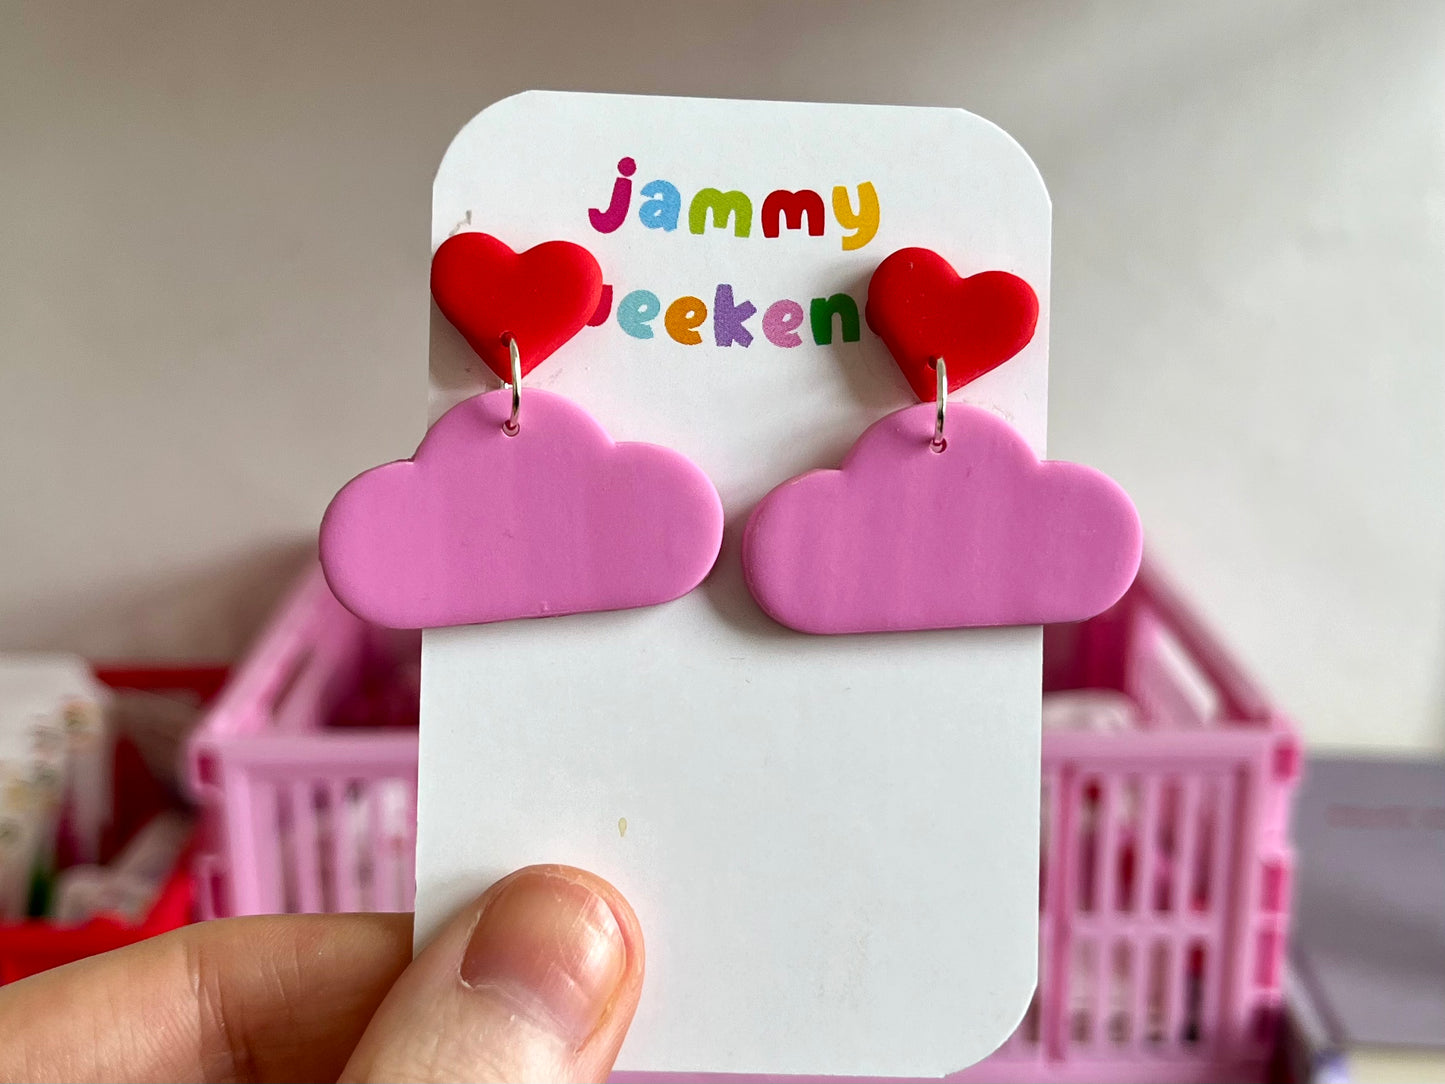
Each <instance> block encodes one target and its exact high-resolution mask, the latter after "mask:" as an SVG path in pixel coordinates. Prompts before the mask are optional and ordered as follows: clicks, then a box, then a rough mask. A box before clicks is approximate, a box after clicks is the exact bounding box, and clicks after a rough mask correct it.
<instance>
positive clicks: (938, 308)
mask: <svg viewBox="0 0 1445 1084" xmlns="http://www.w3.org/2000/svg"><path fill="white" fill-rule="evenodd" d="M866 313H867V318H868V326H869V327H870V328H872V329H873V331H874V333H875V334H876V335H877V336H878V337H879V338H880V339H882V340H883V341H884V342H885V343H886V344H887V345H888V349H889V351H891V352H892V354H893V360H894V361H896V362H898V367H899V368H900V369H902V370H903V375H904V377H906V378H907V380H908V384H909V386H910V387H911V388H912V389H913V391H914V394H915V395H917V396H918V398H920V399H922V400H924V401H928V402H931V401H932V400H933V398H934V396H935V395H936V394H937V388H938V378H937V377H936V376H935V375H934V371H933V359H934V358H943V359H944V361H945V363H946V365H945V368H946V369H947V374H948V390H949V391H957V390H958V389H959V388H961V387H963V386H964V385H965V384H967V383H968V382H969V381H970V380H977V379H978V378H979V377H981V376H982V375H983V374H984V373H986V372H988V371H989V370H990V369H997V368H998V367H999V366H1000V365H1002V364H1003V363H1004V362H1006V361H1008V359H1009V358H1011V357H1013V356H1014V355H1015V354H1017V353H1018V352H1019V351H1020V350H1022V349H1023V348H1024V347H1025V346H1027V345H1028V342H1029V340H1030V339H1032V338H1033V337H1034V326H1035V325H1036V324H1037V323H1038V320H1039V299H1038V298H1037V297H1036V296H1035V295H1034V291H1033V288H1032V287H1031V286H1029V284H1028V283H1027V282H1025V281H1024V280H1023V279H1021V278H1019V277H1018V276H1017V275H1011V274H1009V273H1008V272H1007V271H983V272H980V273H979V274H977V275H970V276H969V277H968V278H960V277H959V274H958V272H957V271H955V270H954V269H953V267H952V265H951V264H949V262H948V261H947V260H945V259H944V258H943V257H942V256H940V255H939V254H938V253H936V252H933V251H930V250H929V249H926V248H901V249H899V250H898V251H897V252H895V253H893V255H891V256H889V257H888V258H887V259H885V260H884V261H883V262H882V263H880V264H879V265H878V270H876V271H874V272H873V278H872V279H870V280H869V282H868V306H867V309H866Z"/></svg>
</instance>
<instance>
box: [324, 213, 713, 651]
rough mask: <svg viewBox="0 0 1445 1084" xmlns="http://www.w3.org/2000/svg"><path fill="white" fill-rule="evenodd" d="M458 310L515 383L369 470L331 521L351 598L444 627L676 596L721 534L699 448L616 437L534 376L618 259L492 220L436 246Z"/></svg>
mask: <svg viewBox="0 0 1445 1084" xmlns="http://www.w3.org/2000/svg"><path fill="white" fill-rule="evenodd" d="M431 289H432V296H433V297H434V298H435V300H436V303H437V307H438V308H439V309H440V310H441V312H442V314H443V315H444V316H446V318H447V319H448V320H449V321H450V322H451V323H452V324H453V325H454V326H455V327H456V328H457V330H458V331H459V332H461V334H462V336H463V337H464V338H465V339H466V341H467V342H468V343H469V344H470V345H471V347H472V349H473V350H475V351H476V352H477V354H478V355H479V356H480V357H481V359H482V360H483V361H484V362H486V364H487V366H488V368H490V369H491V370H492V372H494V373H495V374H496V375H497V376H498V377H499V378H500V379H501V380H502V381H503V382H504V384H505V386H504V387H503V388H502V389H501V390H499V391H491V392H485V393H483V394H480V395H476V396H474V397H472V398H470V399H467V400H465V401H464V402H461V403H459V404H457V405H456V406H454V407H452V408H451V409H450V410H449V411H447V412H446V413H445V414H444V415H442V417H441V418H440V419H438V421H437V422H436V424H435V425H433V426H432V427H431V429H430V431H428V433H427V434H426V436H425V437H423V438H422V442H421V444H420V446H419V447H418V448H417V450H416V454H415V455H414V456H413V457H412V458H411V459H407V460H402V461H399V462H396V463H388V464H386V465H384V466H380V467H375V468H373V469H371V470H369V471H366V472H365V473H364V474H361V475H359V476H358V477H356V478H354V479H352V481H350V482H348V483H347V484H346V486H344V487H343V488H342V489H341V491H340V492H339V493H337V495H336V496H335V498H334V499H333V500H332V501H331V504H330V506H329V507H328V508H327V510H326V515H325V517H324V518H323V520H322V523H321V539H320V550H321V564H322V568H323V570H324V572H325V575H326V579H327V582H328V583H329V584H330V586H331V589H332V591H333V593H334V594H335V595H336V597H337V598H338V599H339V600H340V601H341V602H342V604H343V605H345V606H346V607H347V608H348V609H350V610H351V611H353V612H354V613H356V614H357V615H358V616H360V617H362V618H364V619H366V620H368V621H371V622H373V623H375V624H379V625H384V626H388V627H391V628H436V627H441V626H447V625H470V624H482V623H486V622H492V621H507V620H511V619H513V618H521V617H548V616H555V615H561V614H572V613H582V612H587V611H594V610H621V609H630V608H633V607H639V606H651V605H655V604H658V603H663V602H668V601H671V600H672V599H675V598H678V597H680V596H681V595H684V594H686V593H687V592H689V591H691V590H692V589H693V588H694V587H696V586H697V585H698V584H699V583H700V582H701V581H702V578H703V577H704V576H705V575H707V573H708V571H709V570H710V569H711V568H712V565H713V562H714V561H715V560H716V559H717V554H718V548H719V546H720V545H721V543H722V526H723V516H722V503H721V501H720V500H719V498H718V494H717V490H716V489H714V488H713V485H712V483H711V481H709V479H708V478H707V476H706V475H705V474H703V472H702V470H701V469H700V468H699V467H697V465H696V464H694V463H692V462H691V461H690V460H688V459H686V458H685V457H684V456H682V455H681V454H680V453H678V452H675V451H673V450H671V449H668V448H662V447H659V446H657V445H653V444H640V443H622V444H617V443H614V442H613V441H612V439H611V438H610V437H609V436H608V435H607V434H606V433H605V432H604V431H603V429H602V427H601V426H600V425H599V424H598V423H597V421H596V420H595V419H594V418H593V417H592V416H591V415H589V414H588V413H587V412H586V411H584V410H583V409H582V408H581V407H579V406H577V405H576V404H575V403H573V402H572V401H571V400H569V399H566V398H564V397H562V396H560V395H556V394H554V393H552V392H548V391H542V390H539V389H533V390H529V391H527V392H526V394H525V395H524V394H523V391H522V381H523V379H524V378H525V377H526V376H527V374H528V373H530V372H531V371H532V370H533V369H534V368H536V366H537V365H538V364H540V363H541V362H542V361H544V360H546V359H547V358H548V357H549V356H550V355H551V354H552V353H553V352H554V351H556V350H557V349H558V348H559V347H561V346H562V345H563V344H565V343H566V342H567V341H568V340H570V339H571V338H572V337H573V336H574V335H576V334H577V332H578V331H580V330H581V329H582V327H583V326H584V325H585V324H586V323H587V321H588V319H589V318H590V317H591V316H592V315H593V313H594V312H595V311H596V309H597V304H598V300H599V298H600V297H601V293H602V271H601V268H599V267H598V265H597V261H596V260H595V259H594V258H593V257H592V254H591V253H590V252H588V251H587V250H586V249H585V248H583V247H581V246H580V245H575V244H572V243H570V242H567V241H549V242H547V243H545V244H541V245H538V246H536V247H535V248H531V249H528V250H527V251H525V252H521V253H517V252H513V251H512V249H510V248H509V247H508V246H507V245H505V244H503V243H502V242H501V241H499V240H497V239H496V238H494V237H490V236H488V235H486V234H483V233H461V234H457V235H455V236H453V237H450V238H448V239H447V240H446V241H445V242H443V243H442V245H441V246H440V247H439V248H438V249H437V251H436V255H435V256H434V257H433V259H432V272H431Z"/></svg>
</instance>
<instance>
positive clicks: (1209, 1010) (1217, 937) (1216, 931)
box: [1203, 773, 1240, 1057]
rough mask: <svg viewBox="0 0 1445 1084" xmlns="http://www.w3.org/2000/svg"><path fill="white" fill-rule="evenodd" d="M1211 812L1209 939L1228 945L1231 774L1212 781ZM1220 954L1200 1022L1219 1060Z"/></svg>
mask: <svg viewBox="0 0 1445 1084" xmlns="http://www.w3.org/2000/svg"><path fill="white" fill-rule="evenodd" d="M1215 788H1216V791H1215V797H1216V805H1215V808H1216V810H1217V811H1218V812H1217V816H1216V818H1215V824H1214V833H1215V839H1214V850H1213V853H1212V854H1211V856H1210V859H1211V861H1210V868H1209V872H1208V877H1209V906H1210V924H1211V930H1210V937H1211V939H1212V941H1213V943H1214V944H1215V945H1216V946H1224V945H1226V944H1228V941H1227V940H1226V937H1227V934H1228V919H1229V912H1228V908H1227V907H1226V905H1225V903H1226V901H1227V900H1228V899H1229V898H1230V897H1231V895H1232V894H1231V893H1230V892H1229V887H1230V886H1229V884H1228V879H1229V854H1230V851H1231V850H1234V849H1235V848H1236V847H1237V846H1238V843H1237V841H1238V840H1239V839H1240V835H1239V832H1238V828H1237V825H1236V823H1235V777H1234V774H1233V773H1230V774H1227V775H1223V776H1221V777H1219V778H1218V779H1217V780H1215ZM1222 956H1223V951H1222V949H1221V951H1217V952H1215V953H1214V954H1213V955H1212V956H1211V957H1210V960H1209V973H1208V975H1209V990H1210V997H1209V999H1208V1000H1207V1001H1206V1002H1205V1004H1204V1009H1203V1014H1204V1019H1205V1020H1207V1021H1209V1022H1210V1023H1211V1027H1210V1035H1209V1037H1208V1039H1209V1047H1210V1050H1211V1052H1212V1054H1213V1056H1215V1057H1222V1056H1224V1055H1226V1054H1227V1053H1228V1049H1229V1048H1228V1045H1227V1038H1226V1035H1225V1028H1224V1027H1222V1026H1221V1024H1220V1022H1221V1021H1222V1019H1223V1015H1224V1006H1225V996H1224V984H1225V968H1224V960H1223V959H1222Z"/></svg>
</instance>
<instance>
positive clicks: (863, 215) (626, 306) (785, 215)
mask: <svg viewBox="0 0 1445 1084" xmlns="http://www.w3.org/2000/svg"><path fill="white" fill-rule="evenodd" d="M636 172H637V162H636V161H635V160H634V159H632V158H623V159H622V160H621V161H619V162H618V163H617V173H618V176H617V177H616V179H615V180H614V181H613V182H612V199H611V201H610V202H609V203H608V204H607V206H606V208H596V207H594V208H589V209H588V211H587V218H588V221H589V222H590V223H591V224H592V228H593V229H595V230H596V231H597V232H598V233H613V232H615V231H616V230H618V229H620V228H621V226H622V224H623V223H624V222H626V221H627V217H628V211H629V210H630V209H631V206H632V175H633V174H634V173H636ZM857 192H858V199H857V205H856V209H855V206H854V201H853V198H852V197H851V196H850V195H849V192H848V189H847V187H846V186H844V185H837V186H836V187H834V189H833V193H832V197H833V198H832V204H833V217H834V219H836V221H837V223H838V225H839V226H840V227H841V228H842V229H843V231H844V235H843V237H842V245H843V249H844V251H854V250H856V249H860V248H862V247H863V246H864V245H866V244H868V242H869V241H871V240H873V238H874V237H875V236H876V235H877V233H878V222H879V218H880V215H879V208H878V193H877V192H876V191H875V190H874V188H873V185H872V184H871V183H870V182H868V181H863V182H862V183H860V184H859V185H858V186H857ZM640 195H642V196H644V197H646V198H645V199H644V201H643V202H642V203H641V204H639V205H638V208H637V220H638V221H639V222H641V223H642V225H643V226H644V227H645V228H647V229H649V230H661V231H663V232H664V233H671V232H672V231H674V230H676V229H678V228H679V226H680V223H681V221H682V213H683V211H682V193H681V192H680V191H679V190H678V188H677V186H676V185H674V184H672V183H671V182H670V181H665V180H660V179H659V180H653V181H648V182H647V184H645V185H643V186H642V188H641V190H640ZM709 217H711V219H712V225H713V227H714V228H715V229H720V230H727V229H728V228H729V226H731V229H732V233H733V236H734V237H748V236H751V234H752V228H753V203H752V200H751V199H750V198H749V197H748V196H747V194H746V193H744V192H740V191H736V190H733V191H728V192H724V191H721V190H720V189H717V188H703V189H699V190H698V192H697V193H696V194H695V195H694V196H693V197H692V200H691V202H690V203H689V204H688V208H687V225H688V232H690V233H694V234H702V233H705V232H706V231H707V228H708V219H709ZM758 217H759V220H760V222H761V225H762V232H763V236H764V237H777V236H779V234H780V232H781V230H782V229H783V228H785V227H786V228H787V229H789V230H802V229H804V228H806V230H807V235H808V236H810V237H821V236H823V234H824V230H825V226H826V213H825V211H824V207H823V197H822V196H820V195H819V194H818V193H817V192H814V191H813V190H812V189H807V188H804V189H800V190H798V191H796V192H794V191H785V190H782V189H778V190H776V191H773V192H770V193H768V195H767V196H766V197H765V198H764V199H763V202H762V208H761V212H760V214H759V216H758ZM612 297H613V291H612V287H611V286H604V287H603V289H602V300H601V302H600V304H599V305H598V307H597V311H596V312H595V313H594V314H593V316H592V319H591V320H589V321H588V324H589V326H592V327H596V326H598V325H600V324H603V323H605V322H606V321H607V319H608V317H609V316H610V315H611V314H612ZM757 311H758V309H757V306H756V305H754V304H753V303H752V302H751V301H748V300H746V299H744V300H742V301H739V300H737V298H736V297H735V296H734V294H733V287H732V285H731V284H730V283H719V284H718V286H717V289H716V290H715V291H714V292H713V299H712V309H711V314H712V338H713V342H714V343H715V344H716V345H717V346H733V345H737V346H742V347H748V346H751V345H752V343H753V332H752V330H751V329H750V328H749V327H748V321H749V320H750V319H752V318H753V317H754V316H755V315H757ZM708 315H709V309H708V306H707V303H706V302H704V301H703V299H702V298H700V297H695V296H692V295H690V294H689V295H686V296H683V297H679V298H677V299H676V300H675V301H673V302H672V303H671V304H669V305H668V306H667V308H666V311H664V310H663V306H662V299H661V298H659V297H658V296H657V294H655V293H653V292H652V291H651V290H632V291H631V292H629V293H627V294H626V295H624V296H623V297H622V299H621V300H620V301H618V302H617V324H618V326H619V327H621V328H622V330H623V331H625V332H626V333H627V334H628V335H630V336H632V337H633V338H634V339H651V338H653V337H655V335H656V330H655V329H654V327H653V322H654V321H655V320H657V318H658V317H659V316H661V317H662V326H663V328H664V330H666V332H667V334H668V336H669V337H670V338H672V339H673V341H675V342H678V343H681V344H683V345H684V346H696V345H698V344H699V343H701V342H702V341H703V336H702V332H701V331H700V330H699V329H700V328H701V327H702V326H703V324H704V323H706V322H707V318H708ZM759 324H760V328H761V331H762V333H763V337H764V338H766V339H767V340H768V342H770V343H772V344H773V345H774V346H780V347H783V348H790V347H794V346H801V345H802V344H803V336H802V334H801V333H800V331H801V329H802V328H803V326H804V324H806V325H807V329H808V333H809V334H810V336H811V337H812V340H813V342H814V343H815V344H817V345H818V346H828V345H831V344H832V342H833V333H834V329H835V327H836V329H837V331H838V334H839V337H840V338H841V339H842V341H843V342H845V343H851V342H857V341H858V338H859V333H860V331H861V322H860V321H859V318H858V303H857V302H856V301H855V300H854V299H853V298H852V297H851V296H849V295H848V294H845V293H837V294H833V295H832V296H831V297H815V298H813V299H812V300H811V302H810V303H809V306H808V308H807V309H806V310H805V309H804V308H803V306H802V305H801V304H799V303H798V302H797V301H794V300H792V299H791V298H782V299H780V300H778V301H774V302H773V303H772V304H770V305H769V306H768V307H767V309H766V310H765V311H764V312H763V314H762V319H761V320H760V321H759Z"/></svg>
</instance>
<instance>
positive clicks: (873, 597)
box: [743, 403, 1143, 633]
mask: <svg viewBox="0 0 1445 1084" xmlns="http://www.w3.org/2000/svg"><path fill="white" fill-rule="evenodd" d="M934 409H935V408H934V404H933V403H920V404H919V405H917V406H913V407H909V408H907V409H905V410H900V411H897V412H895V413H893V414H890V415H888V416H887V417H886V418H883V419H882V420H881V421H878V422H876V423H875V424H874V425H872V426H871V427H869V429H868V430H867V431H866V432H865V433H864V434H863V435H862V437H860V438H859V440H858V442H857V443H856V444H855V445H854V446H853V448H852V449H851V450H850V451H849V453H848V455H847V457H846V458H845V459H844V460H843V465H842V467H841V469H839V470H817V471H811V472H809V473H808V474H804V475H800V476H799V477H797V478H794V479H792V480H791V481H788V482H784V483H783V484H782V485H781V486H779V487H777V488H776V489H774V490H773V491H772V492H771V493H769V494H768V495H767V496H766V497H765V498H763V501H762V503H761V504H759V505H758V507H757V508H756V509H755V510H754V511H753V514H752V516H751V518H750V519H749V520H748V525H747V530H746V532H745V534H744V538H743V563H744V569H745V573H746V576H747V582H748V587H749V589H750V590H751V591H752V593H753V596H754V598H756V599H757V601H758V604H759V605H760V606H762V608H763V609H764V610H765V611H766V612H767V613H768V614H769V615H770V616H771V617H772V618H774V620H776V621H779V622H781V623H782V624H784V625H787V626H789V627H790V628H794V629H797V630H799V631H801V632H814V633H848V632H893V631H902V630H906V629H939V628H967V627H974V626H992V625H1039V624H1045V623H1049V622H1054V621H1078V620H1082V619H1084V618H1086V617H1091V616H1093V615H1094V614H1097V613H1100V612H1102V611H1103V610H1106V609H1108V608H1109V607H1110V606H1111V605H1113V604H1114V603H1115V602H1116V601H1118V599H1119V598H1120V596H1122V595H1123V593H1124V592H1125V590H1127V589H1128V587H1129V584H1130V583H1132V582H1133V579H1134V575H1135V573H1136V572H1137V571H1138V569H1139V560H1140V556H1141V553H1142V547H1143V537H1142V532H1141V529H1140V525H1139V517H1138V513H1137V512H1135V510H1134V506H1133V504H1132V503H1131V502H1130V500H1129V498H1128V496H1127V494H1125V493H1124V491H1123V490H1122V489H1121V488H1120V487H1119V486H1118V484H1117V483H1115V482H1114V481H1113V480H1112V479H1110V478H1108V477H1107V476H1106V475H1104V474H1101V473H1100V472H1098V471H1096V470H1094V469H1092V468H1091V467H1084V466H1080V465H1078V464H1076V463H1062V462H1040V461H1039V460H1038V459H1036V458H1035V457H1034V454H1033V452H1032V451H1031V450H1030V449H1029V447H1028V445H1027V444H1026V443H1025V442H1024V440H1023V438H1022V437H1020V436H1019V435H1018V434H1017V433H1016V432H1015V431H1014V430H1013V428H1012V427H1011V426H1009V425H1008V423H1007V422H1004V421H1003V420H1002V419H1000V418H997V417H995V416H994V415H993V414H990V413H989V412H988V411H986V410H981V409H979V408H977V407H970V406H963V405H952V406H950V408H949V413H948V422H947V428H946V430H945V437H946V439H947V441H948V445H947V447H946V448H945V449H944V450H943V451H942V452H934V451H932V450H931V449H930V447H929V442H930V441H931V439H932V437H933V425H934Z"/></svg>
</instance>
